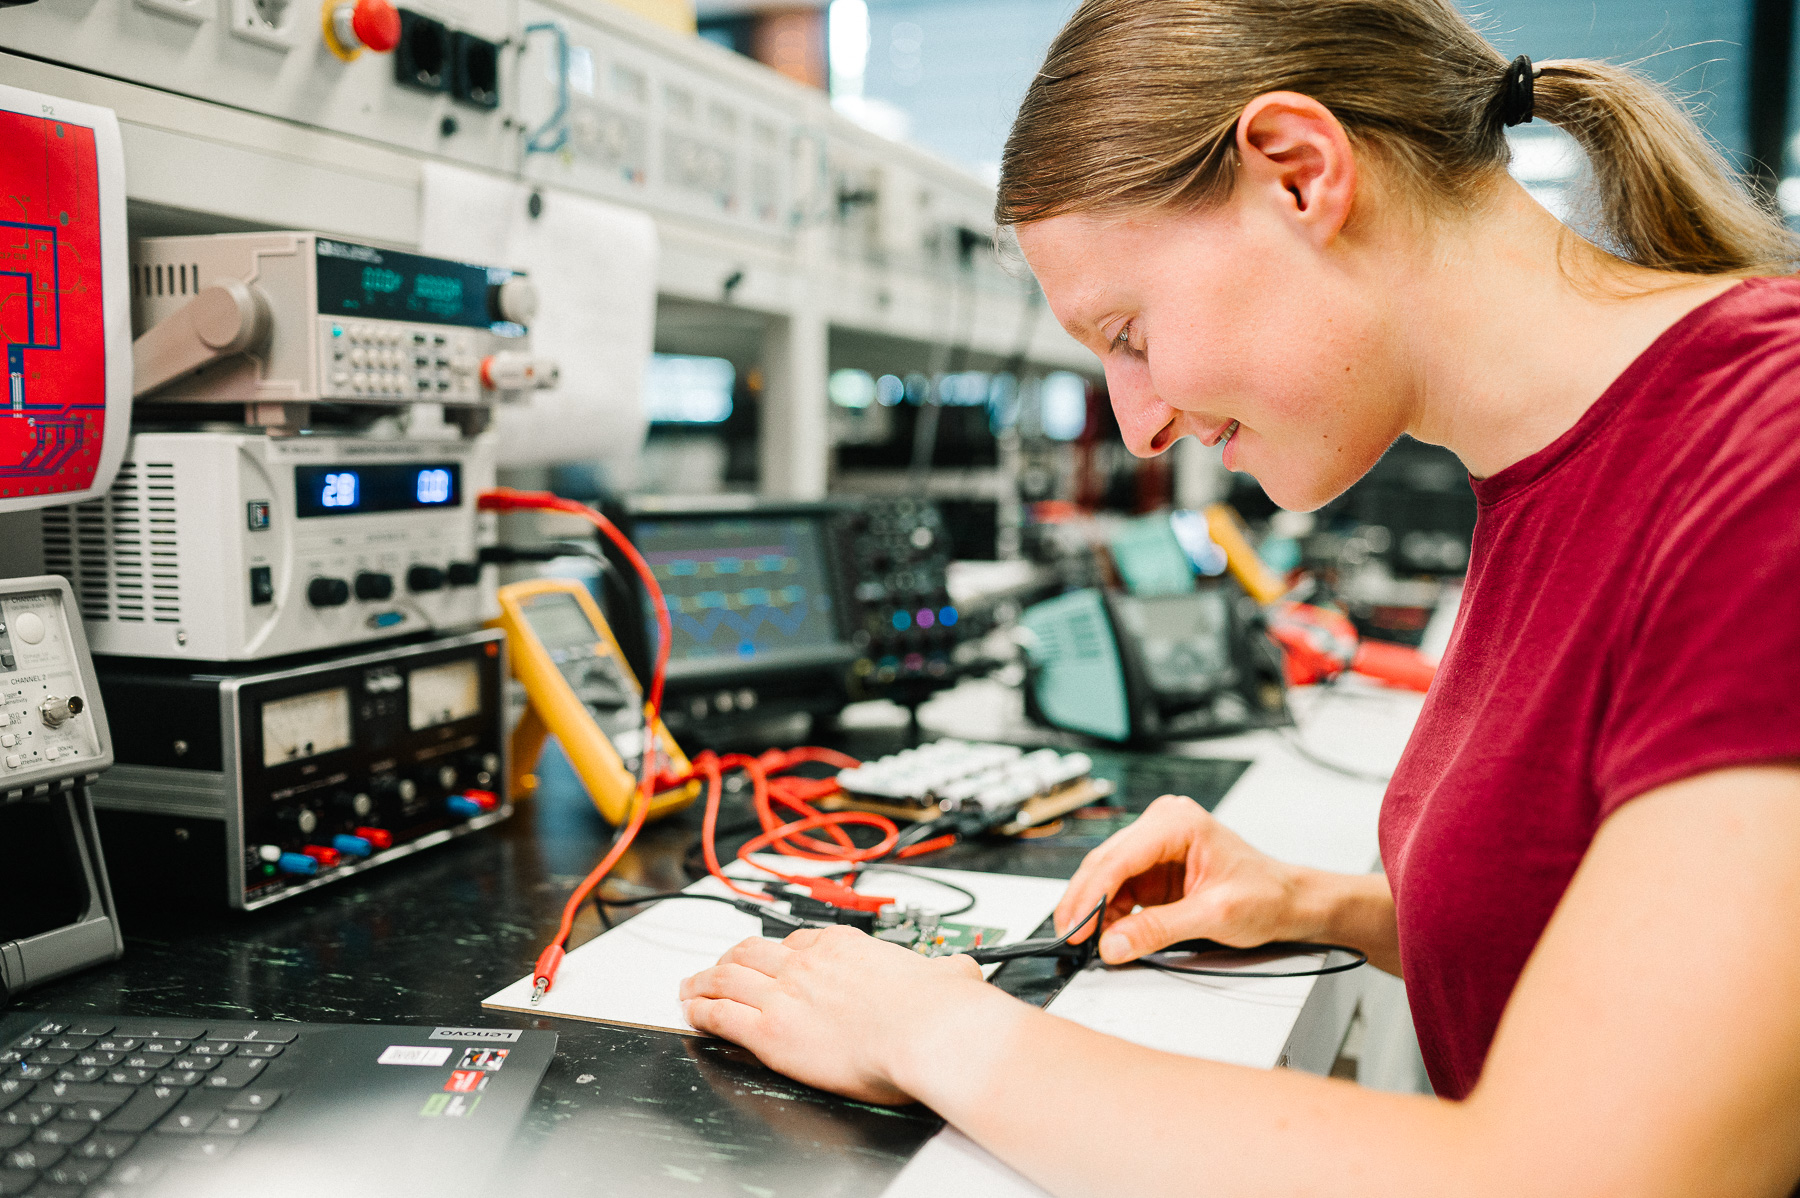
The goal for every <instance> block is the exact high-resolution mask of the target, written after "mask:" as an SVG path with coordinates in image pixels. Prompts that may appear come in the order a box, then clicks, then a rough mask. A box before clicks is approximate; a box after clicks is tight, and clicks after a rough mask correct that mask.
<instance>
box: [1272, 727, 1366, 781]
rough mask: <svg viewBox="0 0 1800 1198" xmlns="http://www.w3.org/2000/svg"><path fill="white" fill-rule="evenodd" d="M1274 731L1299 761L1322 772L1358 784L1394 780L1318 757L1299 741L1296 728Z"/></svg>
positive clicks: (1298, 732)
mask: <svg viewBox="0 0 1800 1198" xmlns="http://www.w3.org/2000/svg"><path fill="white" fill-rule="evenodd" d="M1276 731H1277V732H1278V733H1280V735H1281V739H1282V740H1284V741H1286V742H1287V743H1288V744H1289V745H1290V746H1291V747H1292V748H1293V750H1294V752H1295V753H1297V754H1299V755H1300V758H1301V760H1303V761H1309V762H1311V763H1312V764H1313V765H1316V766H1318V767H1319V768H1320V769H1322V770H1330V771H1331V772H1332V773H1334V774H1342V775H1343V776H1344V777H1346V778H1353V779H1355V780H1356V781H1358V782H1373V783H1374V784H1375V785H1377V786H1386V785H1387V784H1388V783H1389V782H1392V781H1393V780H1394V775H1392V774H1377V773H1372V772H1367V771H1364V770H1359V769H1357V768H1356V767H1355V766H1349V765H1343V764H1341V763H1339V762H1336V761H1332V760H1331V759H1330V758H1328V757H1321V756H1319V755H1318V754H1317V753H1315V752H1313V751H1312V750H1311V749H1309V748H1307V747H1306V742H1305V741H1303V740H1301V739H1300V730H1299V729H1297V728H1278V729H1276Z"/></svg>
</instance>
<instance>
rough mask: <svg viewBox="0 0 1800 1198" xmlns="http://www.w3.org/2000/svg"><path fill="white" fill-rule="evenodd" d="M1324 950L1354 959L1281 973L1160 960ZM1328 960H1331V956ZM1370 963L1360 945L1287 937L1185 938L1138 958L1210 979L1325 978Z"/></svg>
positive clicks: (1167, 970)
mask: <svg viewBox="0 0 1800 1198" xmlns="http://www.w3.org/2000/svg"><path fill="white" fill-rule="evenodd" d="M1186 945H1192V946H1193V947H1185V946H1186ZM1320 951H1323V952H1325V953H1327V954H1330V953H1348V954H1349V955H1350V957H1351V960H1349V961H1344V962H1341V963H1339V964H1337V965H1322V966H1320V967H1319V968H1317V969H1295V970H1287V971H1281V972H1277V971H1274V970H1252V969H1203V968H1201V967H1200V966H1198V965H1173V964H1170V963H1169V962H1167V961H1159V960H1157V959H1156V958H1158V957H1160V956H1162V955H1164V954H1165V953H1211V952H1227V953H1240V954H1242V953H1271V952H1289V953H1294V954H1300V953H1316V952H1320ZM1327 959H1329V956H1328V957H1327ZM1368 963H1369V954H1367V953H1365V952H1363V951H1362V950H1361V949H1359V948H1350V947H1348V946H1347V945H1342V944H1306V943H1301V942H1296V941H1285V940H1281V941H1275V942H1273V943H1270V944H1259V945H1257V946H1256V947H1255V948H1236V947H1234V946H1232V945H1229V944H1219V943H1218V942H1216V941H1212V940H1201V941H1184V942H1183V943H1182V944H1172V945H1170V946H1169V947H1168V948H1165V949H1163V950H1162V951H1161V952H1155V953H1146V954H1144V955H1143V956H1141V957H1139V958H1138V959H1137V964H1139V965H1143V966H1145V967H1147V968H1150V969H1154V970H1157V971H1158V972H1161V973H1181V974H1190V975H1193V976H1195V977H1207V978H1322V977H1324V976H1326V975H1327V974H1333V973H1349V972H1350V971H1351V970H1352V969H1359V968H1361V967H1362V966H1364V965H1367V964H1368Z"/></svg>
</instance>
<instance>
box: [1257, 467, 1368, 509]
mask: <svg viewBox="0 0 1800 1198" xmlns="http://www.w3.org/2000/svg"><path fill="white" fill-rule="evenodd" d="M1240 469H1242V467H1240ZM1242 472H1243V473H1245V474H1249V475H1250V477H1252V478H1254V479H1255V480H1256V481H1257V482H1258V483H1260V484H1261V485H1262V489H1263V494H1265V495H1267V496H1268V497H1269V498H1270V499H1271V500H1273V501H1274V503H1275V506H1276V507H1279V508H1285V509H1286V510H1288V511H1290V512H1316V511H1318V510H1319V509H1320V508H1322V507H1324V506H1325V505H1326V504H1328V503H1330V502H1331V501H1332V500H1334V499H1336V498H1337V497H1338V496H1339V495H1341V494H1343V493H1344V491H1345V490H1347V489H1348V487H1349V484H1348V483H1346V484H1345V485H1344V486H1342V487H1336V488H1334V487H1332V486H1331V485H1330V484H1329V483H1323V484H1322V480H1321V479H1319V478H1317V477H1316V476H1315V477H1311V478H1289V477H1285V476H1283V475H1282V473H1281V472H1280V471H1271V472H1270V475H1271V476H1270V477H1268V478H1264V477H1263V476H1262V475H1260V474H1256V473H1254V472H1252V471H1250V470H1243V471H1242ZM1351 481H1352V482H1354V481H1355V480H1354V479H1352V480H1351Z"/></svg>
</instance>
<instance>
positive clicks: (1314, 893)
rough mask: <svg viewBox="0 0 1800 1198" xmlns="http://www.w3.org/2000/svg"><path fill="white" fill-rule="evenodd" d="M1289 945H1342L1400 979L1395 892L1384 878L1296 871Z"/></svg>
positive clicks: (1306, 870)
mask: <svg viewBox="0 0 1800 1198" xmlns="http://www.w3.org/2000/svg"><path fill="white" fill-rule="evenodd" d="M1291 885H1292V887H1293V896H1294V897H1293V923H1294V927H1293V932H1292V933H1291V934H1290V935H1289V936H1288V937H1287V939H1291V940H1308V941H1314V942H1316V943H1321V944H1344V945H1348V946H1350V947H1351V948H1357V949H1361V950H1362V951H1363V952H1365V953H1367V954H1368V955H1369V961H1370V963H1371V964H1373V965H1375V966H1376V967H1377V968H1379V969H1383V970H1386V971H1387V972H1388V973H1391V974H1393V975H1394V976H1395V977H1398V976H1400V939H1399V932H1398V930H1397V928H1396V926H1395V923H1394V892H1393V891H1392V890H1390V889H1389V888H1388V880H1387V878H1386V876H1385V875H1382V874H1335V873H1330V872H1327V871H1325V870H1322V869H1305V868H1302V867H1298V866H1296V867H1294V877H1293V880H1292V882H1291Z"/></svg>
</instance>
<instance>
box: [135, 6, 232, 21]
mask: <svg viewBox="0 0 1800 1198" xmlns="http://www.w3.org/2000/svg"><path fill="white" fill-rule="evenodd" d="M137 6H138V7H139V8H142V9H147V10H148V11H150V12H153V13H160V14H162V15H163V16H165V17H178V18H180V19H181V20H183V21H190V22H192V23H193V24H195V25H204V24H205V23H206V22H207V20H209V19H210V18H211V17H212V14H213V2H212V0H137Z"/></svg>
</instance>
